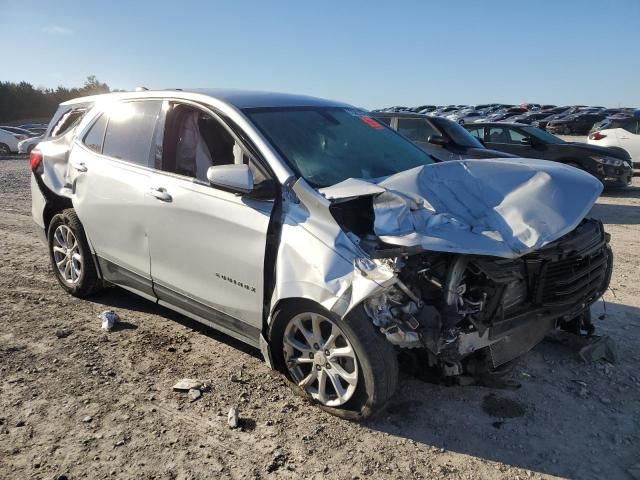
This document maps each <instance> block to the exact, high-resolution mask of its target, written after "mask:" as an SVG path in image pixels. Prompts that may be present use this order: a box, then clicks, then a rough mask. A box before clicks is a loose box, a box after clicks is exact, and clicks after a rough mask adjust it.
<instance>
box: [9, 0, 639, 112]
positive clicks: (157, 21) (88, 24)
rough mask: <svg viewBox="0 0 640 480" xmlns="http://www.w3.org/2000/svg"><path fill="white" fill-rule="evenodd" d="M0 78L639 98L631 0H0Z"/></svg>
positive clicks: (366, 100)
mask: <svg viewBox="0 0 640 480" xmlns="http://www.w3.org/2000/svg"><path fill="white" fill-rule="evenodd" d="M0 45H2V56H1V58H2V63H1V65H2V67H0V80H11V81H19V80H26V81H28V82H31V83H33V84H34V85H36V86H46V87H55V86H57V85H65V86H77V85H80V84H82V82H83V80H84V78H85V77H86V76H87V75H91V74H95V75H97V77H98V78H99V79H100V80H101V81H104V82H107V83H108V84H109V85H110V86H111V87H112V88H123V89H132V88H134V87H136V86H138V85H144V86H147V87H149V88H166V87H232V88H249V89H258V90H274V91H285V92H295V93H305V94H310V95H316V96H321V97H327V98H333V99H336V100H343V101H346V102H349V103H352V104H355V105H357V106H361V107H366V108H374V107H379V106H388V105H417V104H424V103H426V104H428V103H436V104H448V103H484V102H509V103H517V102H527V101H528V102H541V103H555V104H572V103H585V104H597V105H606V106H618V105H629V106H640V54H639V53H638V47H640V0H599V1H592V0H564V1H559V0H555V1H552V0H535V1H515V0H511V1H509V0H485V1H471V0H466V1H463V0H440V1H426V0H424V1H395V2H390V1H376V0H368V1H355V0H354V1H347V0H341V1H322V2H321V1H313V2H311V1H306V2H305V1H280V0H270V1H242V0H236V1H209V2H207V1H193V2H191V1H186V0H185V1H181V2H176V1H172V2H164V1H161V0H158V1H155V2H143V1H140V2H138V1H134V0H129V1H126V2H124V1H119V0H113V1H100V2H93V1H87V0H85V1H66V0H56V1H51V0H48V1H28V0H0Z"/></svg>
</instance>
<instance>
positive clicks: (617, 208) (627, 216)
mask: <svg viewBox="0 0 640 480" xmlns="http://www.w3.org/2000/svg"><path fill="white" fill-rule="evenodd" d="M589 216H590V217H595V218H598V219H600V220H601V221H602V223H604V224H605V225H608V224H613V225H637V224H640V205H639V206H636V205H614V204H610V203H597V204H595V205H594V206H593V207H592V208H591V211H590V212H589Z"/></svg>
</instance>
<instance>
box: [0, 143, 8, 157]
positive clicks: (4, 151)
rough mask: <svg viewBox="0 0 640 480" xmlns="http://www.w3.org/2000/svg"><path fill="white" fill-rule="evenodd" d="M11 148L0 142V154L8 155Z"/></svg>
mask: <svg viewBox="0 0 640 480" xmlns="http://www.w3.org/2000/svg"><path fill="white" fill-rule="evenodd" d="M10 154H11V149H10V148H9V145H7V144H6V143H0V155H10Z"/></svg>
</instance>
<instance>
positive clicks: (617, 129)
mask: <svg viewBox="0 0 640 480" xmlns="http://www.w3.org/2000/svg"><path fill="white" fill-rule="evenodd" d="M598 128H599V129H598V130H596V131H594V132H591V133H590V134H589V139H588V143H590V144H592V145H598V146H601V147H610V148H617V149H621V150H625V151H626V152H627V153H629V155H630V156H631V159H632V160H633V161H634V162H640V111H636V113H635V115H634V116H633V117H629V118H610V119H607V120H605V121H603V122H602V123H601V124H600V126H599V127H598Z"/></svg>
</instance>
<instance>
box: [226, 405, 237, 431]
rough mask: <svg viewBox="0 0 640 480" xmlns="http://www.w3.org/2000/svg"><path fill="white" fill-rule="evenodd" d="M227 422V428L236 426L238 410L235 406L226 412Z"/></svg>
mask: <svg viewBox="0 0 640 480" xmlns="http://www.w3.org/2000/svg"><path fill="white" fill-rule="evenodd" d="M227 424H228V425H229V428H238V410H237V409H236V408H235V407H231V408H230V409H229V413H228V414H227Z"/></svg>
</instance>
